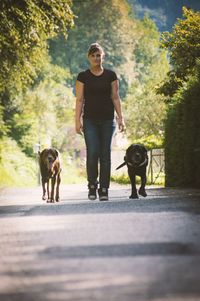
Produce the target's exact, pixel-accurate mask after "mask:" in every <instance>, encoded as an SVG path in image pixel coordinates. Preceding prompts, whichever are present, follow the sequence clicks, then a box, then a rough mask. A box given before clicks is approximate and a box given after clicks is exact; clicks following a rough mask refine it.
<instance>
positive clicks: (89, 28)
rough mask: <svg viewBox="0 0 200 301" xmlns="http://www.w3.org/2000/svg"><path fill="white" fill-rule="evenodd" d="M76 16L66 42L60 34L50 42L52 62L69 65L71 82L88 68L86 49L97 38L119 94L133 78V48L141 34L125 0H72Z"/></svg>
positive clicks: (123, 91)
mask: <svg viewBox="0 0 200 301" xmlns="http://www.w3.org/2000/svg"><path fill="white" fill-rule="evenodd" d="M73 11H74V13H75V15H77V18H76V19H75V26H74V27H73V28H72V29H71V30H70V31H69V35H68V39H67V43H66V42H65V41H64V39H63V37H59V38H56V39H55V40H53V41H50V53H51V55H52V57H53V62H54V63H55V64H59V65H61V66H64V67H65V66H68V67H69V68H70V72H71V73H72V77H73V83H74V81H75V78H76V77H77V74H78V73H79V72H80V71H81V70H84V69H87V68H88V60H87V50H88V47H89V45H90V44H91V43H93V42H95V41H98V42H99V43H100V44H102V46H103V47H104V49H105V53H106V58H105V67H107V68H111V69H114V70H115V71H116V72H117V73H118V75H119V78H120V83H121V86H120V93H121V96H124V95H125V94H126V88H127V85H128V84H129V83H130V82H132V80H133V79H134V77H135V72H134V59H133V50H134V47H135V44H136V42H137V40H138V37H139V36H140V32H138V31H137V30H136V20H135V19H133V18H131V15H130V8H129V6H128V4H127V2H126V1H125V0H104V1H102V0H93V1H74V2H73Z"/></svg>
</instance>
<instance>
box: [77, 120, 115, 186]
mask: <svg viewBox="0 0 200 301" xmlns="http://www.w3.org/2000/svg"><path fill="white" fill-rule="evenodd" d="M115 127H116V125H115V121H114V120H91V119H86V118H84V119H83V133H84V138H85V144H86V150H87V162H86V167H87V180H88V184H89V185H97V183H98V174H99V184H100V187H101V188H109V185H110V169H111V142H112V136H113V134H114V131H115ZM98 163H100V173H98Z"/></svg>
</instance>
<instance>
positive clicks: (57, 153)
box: [53, 148, 59, 158]
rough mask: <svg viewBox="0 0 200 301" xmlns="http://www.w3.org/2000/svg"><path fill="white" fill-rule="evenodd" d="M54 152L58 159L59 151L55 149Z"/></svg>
mask: <svg viewBox="0 0 200 301" xmlns="http://www.w3.org/2000/svg"><path fill="white" fill-rule="evenodd" d="M53 150H54V153H55V156H56V158H58V157H59V151H58V150H57V149H55V148H54V149H53Z"/></svg>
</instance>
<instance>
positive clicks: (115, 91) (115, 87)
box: [111, 80, 125, 132]
mask: <svg viewBox="0 0 200 301" xmlns="http://www.w3.org/2000/svg"><path fill="white" fill-rule="evenodd" d="M111 88H112V101H113V105H114V108H115V111H116V113H117V123H118V127H119V130H120V131H121V132H123V131H124V130H125V123H124V118H123V114H122V108H121V101H120V97H119V82H118V80H115V81H113V82H112V83H111Z"/></svg>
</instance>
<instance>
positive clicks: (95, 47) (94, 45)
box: [88, 43, 105, 56]
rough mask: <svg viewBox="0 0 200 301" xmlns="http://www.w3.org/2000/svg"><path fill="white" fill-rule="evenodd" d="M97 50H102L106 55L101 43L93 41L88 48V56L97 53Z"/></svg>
mask: <svg viewBox="0 0 200 301" xmlns="http://www.w3.org/2000/svg"><path fill="white" fill-rule="evenodd" d="M96 51H100V52H101V53H102V54H103V55H105V52H104V50H103V48H102V47H101V45H99V44H98V43H92V44H91V45H90V47H89V49H88V56H89V55H91V54H93V53H95V52H96Z"/></svg>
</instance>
